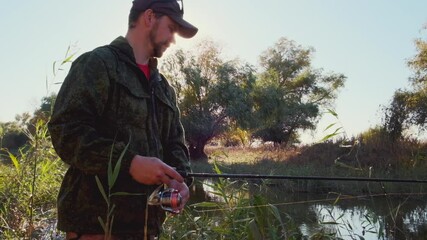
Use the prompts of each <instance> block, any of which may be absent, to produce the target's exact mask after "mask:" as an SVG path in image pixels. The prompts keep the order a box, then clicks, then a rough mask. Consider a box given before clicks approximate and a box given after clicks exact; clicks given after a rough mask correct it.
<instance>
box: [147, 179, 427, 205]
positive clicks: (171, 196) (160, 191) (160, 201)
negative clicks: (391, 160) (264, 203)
mask: <svg viewBox="0 0 427 240" xmlns="http://www.w3.org/2000/svg"><path fill="white" fill-rule="evenodd" d="M178 173H179V174H180V175H181V176H182V177H184V178H187V177H192V178H234V179H293V180H321V181H357V182H394V183H397V182H399V183H427V180H419V179H395V178H364V177H321V176H289V175H263V174H250V173H240V174H229V173H222V174H219V173H193V172H184V171H178ZM181 202H182V197H181V194H179V192H178V191H177V190H175V189H172V188H166V189H165V188H164V187H163V186H160V187H159V188H157V189H156V190H155V191H154V192H153V193H152V194H151V196H150V198H149V202H148V204H149V205H159V206H160V207H161V208H162V209H164V210H165V211H168V212H172V213H177V209H178V207H179V206H180V204H181Z"/></svg>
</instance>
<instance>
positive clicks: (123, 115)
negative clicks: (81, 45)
mask: <svg viewBox="0 0 427 240" xmlns="http://www.w3.org/2000/svg"><path fill="white" fill-rule="evenodd" d="M183 14H184V9H183V2H182V0H134V1H133V4H132V7H131V9H130V14H129V25H128V31H127V34H126V36H125V37H118V38H116V39H115V40H114V41H113V42H112V43H111V44H109V45H107V46H102V47H99V48H96V49H94V50H93V51H90V52H87V53H84V54H83V55H81V56H80V57H79V58H77V59H76V60H75V61H74V63H73V64H72V67H71V69H70V71H69V73H68V75H67V77H66V78H65V80H64V82H63V84H62V87H61V89H60V91H59V93H58V97H57V99H56V102H55V106H54V109H53V114H52V118H51V120H50V122H49V125H48V126H49V131H50V134H51V136H52V142H53V145H54V147H55V150H56V152H57V153H58V155H59V156H60V158H61V159H62V160H63V161H64V162H66V163H67V164H68V165H69V169H68V171H67V172H66V174H65V176H64V179H63V182H62V186H61V189H60V192H59V196H58V201H57V204H58V229H59V230H61V231H64V232H66V239H80V240H87V239H104V234H105V233H104V230H103V228H102V226H101V224H100V221H99V220H98V218H101V219H106V216H107V210H108V208H107V204H106V200H105V199H104V198H103V196H102V194H101V192H100V188H99V186H98V185H97V182H96V176H97V177H98V178H99V179H100V182H101V183H102V185H103V186H102V187H103V188H104V189H108V174H107V172H108V170H107V169H108V163H109V161H110V158H111V159H112V165H113V166H115V164H116V163H117V161H118V160H119V159H120V155H121V154H122V153H123V154H124V155H123V157H122V159H121V168H120V173H119V175H118V178H117V181H116V182H115V184H114V186H113V188H112V189H111V192H112V193H114V192H126V193H131V194H127V195H115V196H112V197H111V199H110V200H111V203H110V207H111V206H114V208H111V209H112V215H114V221H111V223H112V235H113V239H120V240H122V239H123V240H124V239H157V238H158V236H159V234H160V229H161V225H162V223H163V221H164V219H165V212H164V210H162V209H161V208H160V207H159V206H148V204H147V197H148V196H149V195H150V194H151V193H152V192H153V191H154V190H155V189H156V188H157V187H158V186H159V185H163V184H166V185H167V186H168V187H170V188H173V189H175V190H177V191H178V193H179V194H180V195H181V197H182V201H181V204H180V206H179V207H178V208H177V209H176V211H177V212H179V211H180V210H182V208H183V207H184V205H185V203H186V202H187V201H188V199H189V189H188V186H189V184H191V179H188V178H187V179H184V178H183V177H182V176H181V175H180V174H179V173H178V172H177V171H183V172H190V171H191V169H190V164H189V156H188V150H187V148H186V146H185V141H184V131H183V127H182V124H181V121H180V112H179V109H178V106H177V102H176V96H175V91H174V89H173V88H172V87H171V86H170V84H169V83H168V81H167V79H165V77H164V76H163V75H162V74H160V73H159V71H158V69H157V58H160V57H161V56H162V55H163V53H164V52H165V50H166V49H167V48H168V47H169V46H170V45H171V44H172V43H175V34H178V35H180V36H181V37H184V38H191V37H193V36H194V35H195V34H196V33H197V31H198V29H197V28H196V27H194V26H193V25H192V24H190V23H189V22H187V21H185V20H184V19H183ZM127 145H128V147H127V148H126V146H127Z"/></svg>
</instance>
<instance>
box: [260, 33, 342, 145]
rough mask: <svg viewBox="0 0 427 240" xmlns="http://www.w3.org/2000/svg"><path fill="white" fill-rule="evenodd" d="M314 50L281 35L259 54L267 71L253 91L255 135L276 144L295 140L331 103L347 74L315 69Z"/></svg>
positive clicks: (314, 122) (261, 75)
mask: <svg viewBox="0 0 427 240" xmlns="http://www.w3.org/2000/svg"><path fill="white" fill-rule="evenodd" d="M313 51H314V50H313V49H312V48H303V47H302V46H299V45H297V44H296V43H295V42H294V41H290V40H288V39H286V38H280V39H279V40H278V42H277V43H276V44H275V45H274V46H273V47H271V48H269V49H267V50H266V51H265V52H263V53H262V54H261V55H260V65H261V67H262V68H263V69H264V71H263V72H261V74H260V77H259V79H258V81H257V84H256V87H255V91H254V104H255V112H256V118H257V126H256V127H255V134H254V136H255V137H260V138H261V139H262V140H264V141H273V142H274V143H276V144H287V143H288V142H290V141H295V140H297V138H298V135H297V132H298V130H304V129H313V128H314V127H315V124H316V123H317V121H318V120H319V118H320V109H321V107H327V106H330V105H332V103H333V101H334V100H335V99H336V97H337V92H338V90H339V89H340V88H341V87H343V86H344V81H345V76H344V75H342V74H334V73H331V74H324V73H323V70H322V69H313V68H312V67H311V57H312V53H313Z"/></svg>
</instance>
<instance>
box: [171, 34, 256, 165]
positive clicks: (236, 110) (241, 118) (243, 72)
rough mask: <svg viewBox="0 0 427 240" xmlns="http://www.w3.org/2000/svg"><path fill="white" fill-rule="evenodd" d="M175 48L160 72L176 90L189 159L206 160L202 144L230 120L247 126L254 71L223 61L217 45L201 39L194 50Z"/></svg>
mask: <svg viewBox="0 0 427 240" xmlns="http://www.w3.org/2000/svg"><path fill="white" fill-rule="evenodd" d="M194 52H195V53H197V55H193V54H192V53H190V52H184V51H183V50H177V51H176V52H175V53H174V54H172V55H170V57H169V58H167V59H166V62H165V64H164V66H163V72H166V73H167V74H166V75H167V77H168V79H170V80H171V81H172V85H173V86H174V87H175V89H176V91H177V98H178V101H179V107H180V109H181V114H182V123H183V126H184V129H185V135H186V140H187V142H188V145H189V150H190V156H191V158H192V159H207V156H206V154H205V152H204V148H205V146H206V144H207V143H208V142H209V141H210V140H211V139H212V138H214V137H216V136H219V135H221V134H222V133H223V132H224V131H225V130H226V129H227V127H228V126H229V125H230V123H238V124H242V125H245V124H246V125H248V123H247V120H248V119H249V118H248V117H247V116H246V115H245V114H249V113H250V110H251V107H250V104H251V101H250V100H249V99H250V93H251V92H252V90H251V88H252V86H253V83H254V82H255V76H254V74H253V72H254V70H253V69H252V67H250V66H249V65H247V64H246V65H243V64H240V62H239V61H237V60H233V61H225V60H223V59H222V57H221V56H220V49H219V47H218V46H217V45H216V44H215V43H214V42H212V41H205V42H203V43H201V44H199V45H198V47H197V48H196V50H195V51H194Z"/></svg>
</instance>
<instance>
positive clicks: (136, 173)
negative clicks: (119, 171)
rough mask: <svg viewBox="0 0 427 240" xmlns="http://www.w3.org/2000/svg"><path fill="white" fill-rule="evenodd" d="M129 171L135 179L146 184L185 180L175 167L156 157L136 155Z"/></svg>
mask: <svg viewBox="0 0 427 240" xmlns="http://www.w3.org/2000/svg"><path fill="white" fill-rule="evenodd" d="M129 173H130V175H131V176H132V177H133V179H135V180H136V181H137V182H139V183H142V184H145V185H160V184H167V185H169V184H170V182H171V180H172V179H175V180H176V181H178V182H180V183H182V182H184V178H183V177H182V176H181V175H180V174H179V173H178V172H177V171H176V170H175V169H173V168H172V167H171V166H169V165H167V164H166V163H164V162H162V161H161V160H160V159H158V158H155V157H144V156H140V155H136V156H135V157H134V158H133V159H132V162H131V164H130V169H129Z"/></svg>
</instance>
